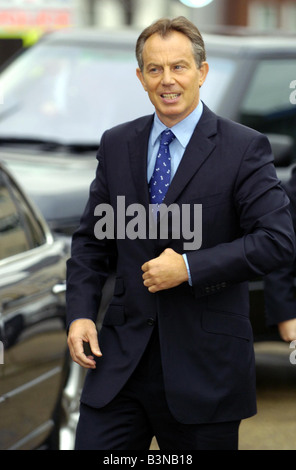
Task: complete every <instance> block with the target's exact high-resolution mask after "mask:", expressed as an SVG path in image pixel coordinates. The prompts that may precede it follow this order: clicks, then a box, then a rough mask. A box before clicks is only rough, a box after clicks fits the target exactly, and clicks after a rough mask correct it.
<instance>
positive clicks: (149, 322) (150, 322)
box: [147, 318, 155, 326]
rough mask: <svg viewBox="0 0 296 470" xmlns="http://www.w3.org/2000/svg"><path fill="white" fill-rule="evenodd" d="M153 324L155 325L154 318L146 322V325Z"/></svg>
mask: <svg viewBox="0 0 296 470" xmlns="http://www.w3.org/2000/svg"><path fill="white" fill-rule="evenodd" d="M154 324H155V320H154V318H148V320H147V325H149V326H153V325H154Z"/></svg>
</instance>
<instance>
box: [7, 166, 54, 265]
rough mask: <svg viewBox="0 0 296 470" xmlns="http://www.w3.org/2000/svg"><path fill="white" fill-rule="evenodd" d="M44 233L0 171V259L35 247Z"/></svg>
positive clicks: (10, 182) (43, 236) (43, 238)
mask: <svg viewBox="0 0 296 470" xmlns="http://www.w3.org/2000/svg"><path fill="white" fill-rule="evenodd" d="M44 242H45V234H44V233H43V231H42V228H41V227H40V226H39V224H38V221H37V220H35V219H34V218H33V215H32V212H31V210H30V208H29V207H28V206H27V205H26V203H25V201H24V199H23V198H22V196H21V194H20V192H19V191H18V190H17V188H16V187H15V186H14V185H13V183H12V181H11V180H10V179H8V177H7V176H6V175H5V174H4V173H3V172H1V171H0V260H2V259H4V258H8V257H9V256H13V255H16V254H18V253H22V252H24V251H27V250H29V249H31V248H34V247H37V246H39V245H41V244H42V243H44Z"/></svg>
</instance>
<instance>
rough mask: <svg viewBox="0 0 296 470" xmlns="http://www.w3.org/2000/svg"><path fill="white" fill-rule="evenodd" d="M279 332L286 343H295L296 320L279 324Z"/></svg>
mask: <svg viewBox="0 0 296 470" xmlns="http://www.w3.org/2000/svg"><path fill="white" fill-rule="evenodd" d="M278 330H279V334H280V336H281V338H282V339H283V340H284V341H287V342H291V341H293V340H294V339H296V318H293V319H292V320H286V321H282V322H280V323H278Z"/></svg>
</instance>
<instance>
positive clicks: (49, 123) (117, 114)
mask: <svg viewBox="0 0 296 470" xmlns="http://www.w3.org/2000/svg"><path fill="white" fill-rule="evenodd" d="M136 67H137V65H136V60H135V57H134V52H133V50H131V51H124V50H120V51H116V50H113V49H111V50H110V49H108V50H107V49H106V50H104V49H102V47H100V46H98V45H96V46H93V45H92V44H91V45H89V46H88V45H87V46H79V45H77V44H75V45H62V44H61V43H59V44H58V45H46V44H42V43H41V44H39V45H38V46H36V47H33V48H32V49H31V50H29V51H28V52H26V53H24V54H23V55H22V56H20V57H19V58H18V59H17V60H15V61H14V62H13V63H12V64H11V65H10V66H9V67H8V68H6V69H5V70H4V72H3V73H2V74H1V77H0V89H1V92H2V95H3V104H1V106H0V139H1V138H2V139H18V140H19V139H38V140H43V141H53V142H58V143H63V144H75V143H76V144H82V145H83V144H85V145H87V144H92V145H93V144H96V143H98V142H99V140H100V137H101V135H102V132H103V131H104V130H106V129H107V128H109V127H111V126H114V125H116V124H118V123H121V122H123V121H128V120H130V119H134V118H137V117H138V116H142V115H144V114H148V113H150V112H151V111H153V109H152V105H151V104H150V101H149V99H148V96H147V94H146V93H145V91H144V90H143V88H142V86H141V85H140V83H139V81H138V79H137V77H136Z"/></svg>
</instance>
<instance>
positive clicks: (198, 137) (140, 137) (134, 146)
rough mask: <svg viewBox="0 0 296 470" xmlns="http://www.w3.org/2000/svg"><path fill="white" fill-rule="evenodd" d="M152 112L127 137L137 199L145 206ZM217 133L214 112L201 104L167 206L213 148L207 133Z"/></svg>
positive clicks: (146, 200) (168, 193)
mask: <svg viewBox="0 0 296 470" xmlns="http://www.w3.org/2000/svg"><path fill="white" fill-rule="evenodd" d="M152 123H153V115H151V116H147V117H145V118H143V119H141V120H139V121H138V123H137V127H136V128H135V131H134V133H133V135H132V136H131V137H130V139H129V141H128V146H129V156H130V165H131V173H132V176H133V180H134V184H135V187H136V189H137V202H139V203H140V204H143V205H144V206H145V207H148V205H149V203H150V201H149V193H148V184H147V149H148V141H149V135H150V131H151V126H152ZM215 134H217V116H216V115H215V114H214V113H213V112H212V111H210V110H209V109H208V108H207V106H205V105H204V111H203V114H202V117H201V118H200V121H199V123H198V124H197V126H196V128H195V130H194V133H193V135H192V137H191V139H190V141H189V143H188V145H187V148H186V150H185V152H184V155H183V158H182V160H181V163H180V165H179V167H178V170H177V171H176V174H175V176H174V178H173V180H172V182H171V184H170V187H169V189H168V192H167V194H166V197H165V199H164V203H165V204H166V205H167V206H168V205H170V204H171V203H173V202H174V201H175V200H176V199H177V198H178V196H179V195H180V194H181V192H182V191H183V189H184V188H185V187H186V186H187V184H188V183H189V182H190V180H191V178H192V177H193V176H194V174H195V173H196V172H197V171H198V170H199V168H200V167H201V166H202V164H203V163H204V162H205V160H206V159H207V158H208V157H209V156H210V154H211V153H212V151H213V150H214V148H215V143H214V142H213V140H212V139H210V137H212V136H213V135H215Z"/></svg>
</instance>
